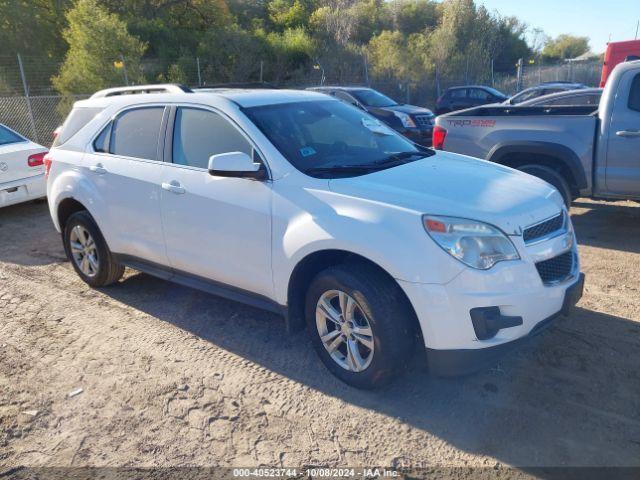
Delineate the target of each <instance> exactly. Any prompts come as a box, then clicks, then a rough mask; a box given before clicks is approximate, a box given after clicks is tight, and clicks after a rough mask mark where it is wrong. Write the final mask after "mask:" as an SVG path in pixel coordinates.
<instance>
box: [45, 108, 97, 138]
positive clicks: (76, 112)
mask: <svg viewBox="0 0 640 480" xmlns="http://www.w3.org/2000/svg"><path fill="white" fill-rule="evenodd" d="M101 111H102V108H96V107H91V108H85V107H76V108H74V109H73V110H71V113H69V116H68V117H67V119H66V120H65V121H64V124H63V125H62V129H61V130H60V133H59V134H58V136H57V137H56V138H55V139H54V140H53V145H52V147H57V146H59V145H62V144H63V143H65V142H66V141H67V140H69V139H70V138H71V137H73V136H74V135H75V134H76V133H78V132H79V131H80V129H81V128H82V127H84V126H85V125H86V124H87V123H89V122H90V121H91V120H93V117H95V116H96V115H97V114H98V113H100V112H101Z"/></svg>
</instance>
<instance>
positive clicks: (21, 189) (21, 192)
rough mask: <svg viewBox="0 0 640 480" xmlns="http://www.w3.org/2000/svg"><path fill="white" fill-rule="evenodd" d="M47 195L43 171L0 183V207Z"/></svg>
mask: <svg viewBox="0 0 640 480" xmlns="http://www.w3.org/2000/svg"><path fill="white" fill-rule="evenodd" d="M46 196H47V184H46V181H45V178H44V173H43V174H40V175H35V176H33V177H27V178H23V179H20V180H14V181H11V182H6V183H0V208H1V207H7V206H9V205H15V204H17V203H22V202H28V201H30V200H36V199H38V198H43V197H46Z"/></svg>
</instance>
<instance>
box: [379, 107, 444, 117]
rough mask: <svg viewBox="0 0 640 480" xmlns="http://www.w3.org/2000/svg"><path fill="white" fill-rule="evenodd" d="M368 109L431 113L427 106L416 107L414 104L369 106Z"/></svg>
mask: <svg viewBox="0 0 640 480" xmlns="http://www.w3.org/2000/svg"><path fill="white" fill-rule="evenodd" d="M369 110H371V111H376V110H384V111H387V112H402V113H408V114H410V115H433V112H432V111H431V110H429V109H428V108H423V107H417V106H415V105H391V106H389V107H370V108H369Z"/></svg>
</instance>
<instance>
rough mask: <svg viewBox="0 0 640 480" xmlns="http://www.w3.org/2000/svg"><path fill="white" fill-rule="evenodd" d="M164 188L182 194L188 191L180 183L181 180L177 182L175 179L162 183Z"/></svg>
mask: <svg viewBox="0 0 640 480" xmlns="http://www.w3.org/2000/svg"><path fill="white" fill-rule="evenodd" d="M162 188H163V189H164V190H166V191H168V192H171V193H175V194H176V195H182V194H183V193H186V190H185V188H184V187H183V186H182V185H180V182H176V181H175V180H174V181H173V182H171V183H164V182H163V183H162Z"/></svg>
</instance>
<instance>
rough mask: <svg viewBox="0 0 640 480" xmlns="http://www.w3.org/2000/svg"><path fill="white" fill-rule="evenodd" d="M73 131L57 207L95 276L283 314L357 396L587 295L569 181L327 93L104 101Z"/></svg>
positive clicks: (515, 335) (477, 354)
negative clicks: (415, 353)
mask: <svg viewBox="0 0 640 480" xmlns="http://www.w3.org/2000/svg"><path fill="white" fill-rule="evenodd" d="M152 92H154V93H152ZM130 93H138V94H136V95H132V94H130ZM60 138H62V139H64V141H61V142H60V143H59V144H57V145H55V146H54V147H53V148H52V149H51V152H50V153H49V155H48V156H47V158H46V162H45V164H46V168H47V174H48V185H47V193H48V198H49V206H50V210H51V216H52V218H53V222H54V224H55V226H56V228H57V229H58V231H60V232H61V233H62V238H63V242H64V247H65V250H66V252H67V255H68V256H69V258H70V260H71V262H72V264H73V267H74V268H75V270H76V271H77V273H78V275H80V277H81V278H82V279H83V280H84V281H85V282H87V283H88V284H89V285H91V286H93V287H102V286H106V285H109V284H112V283H114V282H117V281H118V279H119V278H120V277H121V276H122V274H123V270H124V266H129V267H132V268H134V269H136V270H140V271H143V272H147V273H149V274H152V275H156V276H159V277H162V278H165V279H168V280H171V281H174V282H178V283H181V284H184V285H188V286H191V287H194V288H198V289H202V290H205V291H208V292H211V293H214V294H216V295H222V296H225V297H228V298H231V299H233V300H237V301H241V302H246V303H249V304H252V305H255V306H258V307H262V308H266V309H269V310H272V311H275V312H280V313H282V314H284V316H285V318H286V322H287V327H288V329H289V330H296V329H298V328H301V327H303V326H304V325H305V323H306V326H307V329H308V331H309V334H310V336H311V339H312V343H313V345H314V347H315V348H316V350H317V352H318V354H319V355H320V358H321V359H322V361H323V362H324V364H325V365H326V366H327V368H328V369H329V370H330V371H331V372H333V373H334V374H335V375H336V376H338V377H339V378H340V379H341V380H343V381H345V382H347V383H349V384H351V385H354V386H357V387H362V388H367V387H374V386H378V385H381V384H384V383H385V382H387V381H389V380H390V379H392V378H393V377H394V375H396V374H397V373H398V372H399V371H400V370H401V369H402V367H403V366H404V365H405V364H406V362H407V360H408V359H409V357H410V355H411V353H412V349H413V347H414V346H415V345H416V344H417V343H422V344H423V345H424V346H426V349H427V358H428V361H429V365H430V369H431V370H432V371H433V372H435V373H437V374H440V375H452V374H460V373H467V372H470V371H473V370H475V369H478V368H480V367H482V366H483V365H485V364H486V361H487V360H491V359H492V358H493V357H495V355H496V354H497V353H501V352H502V351H504V350H505V349H508V348H509V347H512V346H514V345H516V344H518V343H519V340H521V339H524V338H525V337H529V336H530V335H532V334H533V333H536V332H538V331H540V330H541V329H542V328H543V327H544V326H546V325H548V324H549V322H550V320H551V319H553V318H554V317H555V316H557V314H559V313H561V312H562V313H566V312H567V310H568V309H569V307H571V306H572V305H573V304H574V303H575V302H576V301H577V300H578V299H579V298H580V295H581V294H582V285H583V278H584V277H583V275H582V274H580V269H579V262H578V256H577V250H576V241H575V236H574V232H573V229H572V226H571V221H570V219H569V216H568V214H567V211H566V209H565V207H564V204H563V202H562V198H561V197H560V195H559V194H558V193H557V191H556V190H555V189H553V187H551V186H550V185H549V184H547V183H545V182H543V181H541V180H539V179H537V178H534V177H532V176H529V175H526V174H524V173H521V172H518V171H516V170H512V169H510V168H506V167H502V166H499V165H495V164H492V163H489V162H485V161H481V160H476V159H472V158H469V157H464V156H461V155H456V154H451V153H446V152H437V153H436V152H434V151H433V150H430V149H424V148H421V147H419V146H416V145H415V144H413V143H411V142H410V141H408V140H406V139H405V138H403V137H402V136H400V135H399V134H397V133H395V132H394V131H393V130H391V129H390V128H388V127H387V126H385V125H383V124H381V123H380V122H379V121H378V120H376V119H375V118H373V117H371V116H369V115H368V114H367V113H365V112H362V111H361V110H358V109H357V108H354V107H352V106H350V105H347V104H345V103H343V102H340V101H338V100H335V99H332V98H330V97H327V96H326V95H322V94H320V93H312V92H304V91H286V90H219V91H207V92H200V93H197V92H196V93H194V92H191V91H189V90H188V89H186V88H181V87H178V86H171V85H166V86H154V87H137V88H130V89H115V90H106V91H101V92H98V93H97V94H95V95H93V97H91V98H90V99H88V100H84V101H81V102H77V103H76V104H75V107H74V109H73V111H72V113H71V114H70V116H69V118H68V119H67V121H66V122H65V125H64V126H63V129H62V132H61V134H60Z"/></svg>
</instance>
